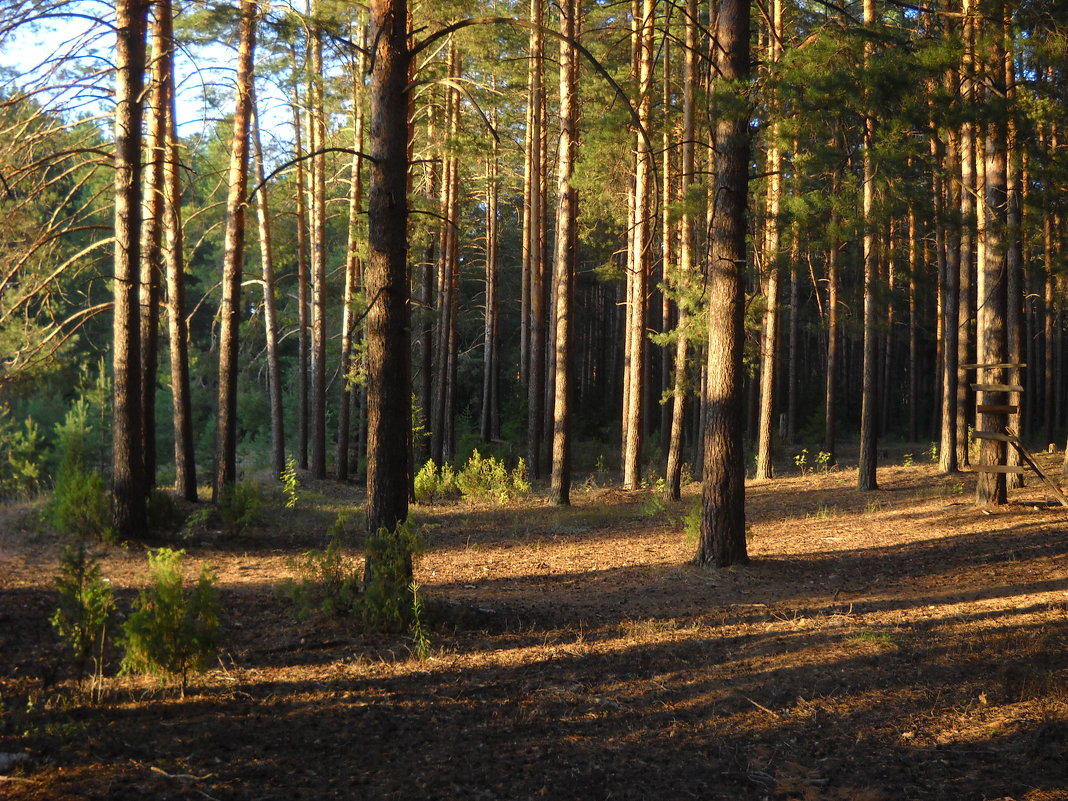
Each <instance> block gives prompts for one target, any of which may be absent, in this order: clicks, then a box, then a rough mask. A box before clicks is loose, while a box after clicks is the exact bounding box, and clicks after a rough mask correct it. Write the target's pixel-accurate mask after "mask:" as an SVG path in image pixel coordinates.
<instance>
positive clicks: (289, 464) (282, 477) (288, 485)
mask: <svg viewBox="0 0 1068 801" xmlns="http://www.w3.org/2000/svg"><path fill="white" fill-rule="evenodd" d="M278 480H279V481H281V482H282V497H284V498H285V500H286V509H293V508H295V507H296V505H297V503H298V502H299V501H300V476H299V475H298V474H297V460H296V459H294V458H293V457H292V456H290V457H289V458H288V459H286V466H285V469H284V470H283V471H282V472H281V473H280V474H279V476H278Z"/></svg>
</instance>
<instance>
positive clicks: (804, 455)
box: [794, 448, 808, 475]
mask: <svg viewBox="0 0 1068 801" xmlns="http://www.w3.org/2000/svg"><path fill="white" fill-rule="evenodd" d="M794 464H795V465H797V469H798V470H800V471H801V475H805V473H806V472H807V471H808V448H802V449H801V452H800V453H798V454H795V455H794Z"/></svg>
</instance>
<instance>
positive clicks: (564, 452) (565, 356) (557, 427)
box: [551, 0, 581, 506]
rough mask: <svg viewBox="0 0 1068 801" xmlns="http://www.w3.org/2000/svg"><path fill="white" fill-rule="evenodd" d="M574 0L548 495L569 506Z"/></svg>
mask: <svg viewBox="0 0 1068 801" xmlns="http://www.w3.org/2000/svg"><path fill="white" fill-rule="evenodd" d="M580 9H581V5H580V0H564V2H562V3H561V6H560V36H561V39H560V144H559V153H558V157H557V162H556V170H557V203H556V248H555V253H554V258H553V271H554V273H555V275H554V279H555V283H556V298H555V300H556V303H555V309H554V316H555V328H556V336H555V342H554V344H555V351H556V358H555V363H554V364H555V373H556V375H555V380H554V382H553V388H554V396H553V454H552V457H553V458H552V477H551V482H552V484H551V487H552V488H551V495H552V499H553V501H554V502H555V503H557V504H560V505H564V506H566V505H568V504H570V503H571V339H572V336H573V334H572V307H573V306H574V303H573V301H572V293H573V290H574V282H575V260H576V255H577V254H576V246H577V243H578V233H577V220H578V190H577V189H576V188H575V187H573V186H572V185H571V180H572V174H573V172H574V167H575V160H576V158H577V157H578V114H579V105H578V104H579V99H578V51H577V50H576V45H577V43H578V41H577V40H578V37H579V31H580V28H581V19H580V14H581V10H580Z"/></svg>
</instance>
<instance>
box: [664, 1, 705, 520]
mask: <svg viewBox="0 0 1068 801" xmlns="http://www.w3.org/2000/svg"><path fill="white" fill-rule="evenodd" d="M684 25H685V29H686V32H685V37H686V51H685V56H684V62H683V81H682V83H683V86H682V167H681V173H682V174H681V176H680V180H681V184H682V185H681V187H680V188H679V193H680V195H681V196H682V198H683V211H682V218H681V220H680V221H679V228H680V236H679V269H678V274H677V277H676V279H675V282H674V283H675V291H676V294H677V298H678V300H677V302H676V306H677V308H678V310H679V313H678V322H677V334H676V340H675V365H674V368H675V369H674V375H673V378H672V384H673V387H672V403H671V437H670V439H669V441H668V455H667V475H666V479H667V488H668V496H669V497H670V498H671V499H672V500H674V501H677V500H679V498H680V497H681V493H682V461H683V460H682V445H683V442H682V441H683V427H684V425H685V422H686V414H685V411H686V389H687V388H686V362H687V356H688V351H689V342H688V336H687V331H686V326H687V324H688V320H689V304H690V299H689V298H688V297H686V294H687V290H688V289H689V286H690V280H691V273H692V272H693V270H694V264H695V259H694V248H695V244H696V242H695V239H696V237H695V234H696V232H695V231H694V220H693V215H692V213H691V212H690V188H691V187H692V186H693V182H694V139H695V137H696V125H695V118H694V106H695V104H694V95H695V91H694V89H695V82H696V80H697V59H698V52H697V0H686V18H685V22H684Z"/></svg>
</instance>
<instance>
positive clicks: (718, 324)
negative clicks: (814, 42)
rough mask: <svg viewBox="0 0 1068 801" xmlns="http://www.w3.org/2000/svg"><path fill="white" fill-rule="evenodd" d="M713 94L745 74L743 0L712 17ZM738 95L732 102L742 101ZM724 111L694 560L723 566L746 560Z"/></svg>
mask: <svg viewBox="0 0 1068 801" xmlns="http://www.w3.org/2000/svg"><path fill="white" fill-rule="evenodd" d="M716 31H717V43H718V51H719V58H718V65H719V75H720V77H721V79H722V81H723V83H722V84H720V86H719V87H717V91H719V92H728V91H737V90H736V89H732V88H731V87H732V86H733V85H736V83H737V82H741V81H744V80H746V78H747V77H748V73H749V2H748V0H721V2H720V4H719V15H718V19H717V27H716ZM741 100H742V98H737V101H741ZM738 105H739V106H740V107H741V108H742V109H743V111H736V112H734V114H733V115H731V114H724V115H723V116H721V117H720V119H719V120H718V122H717V124H716V143H717V145H718V154H717V158H716V191H715V193H714V195H713V197H714V198H715V204H716V207H715V219H714V225H713V230H712V238H713V241H712V250H711V255H710V259H709V262H708V273H707V277H708V297H709V315H708V320H709V323H708V362H707V365H708V381H707V387H706V392H707V393H708V416H707V420H706V422H705V429H704V453H705V457H704V462H705V464H704V476H703V480H702V514H701V538H700V543H699V545H698V551H697V556H696V559H695V561H696V562H697V564H700V565H715V566H717V567H727V566H729V565H733V564H739V563H744V562H747V561H748V560H749V556H748V554H747V552H746V544H745V464H744V456H743V450H742V408H741V397H742V392H741V378H742V346H743V334H742V316H743V310H744V301H745V298H744V292H743V285H742V273H743V270H744V267H745V263H746V245H745V237H746V205H747V196H748V180H749V132H748V125H749V115H748V113H747V112H746V111H744V109H745V108H746V104H745V103H744V102H738Z"/></svg>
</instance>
